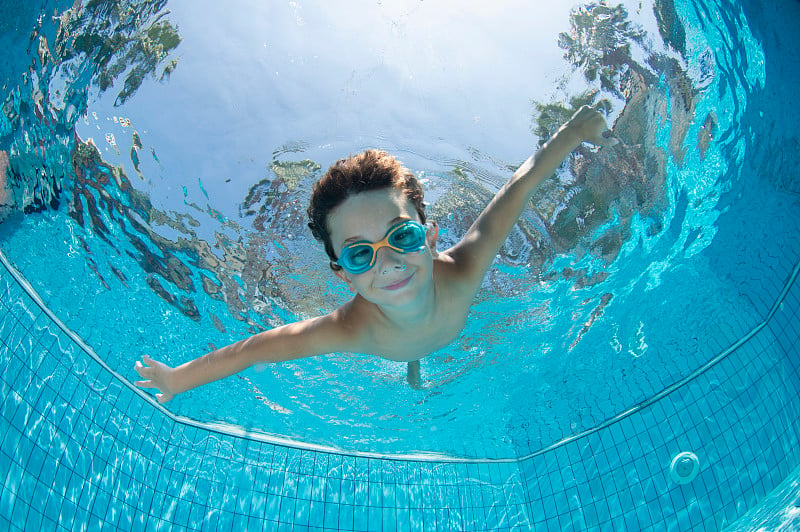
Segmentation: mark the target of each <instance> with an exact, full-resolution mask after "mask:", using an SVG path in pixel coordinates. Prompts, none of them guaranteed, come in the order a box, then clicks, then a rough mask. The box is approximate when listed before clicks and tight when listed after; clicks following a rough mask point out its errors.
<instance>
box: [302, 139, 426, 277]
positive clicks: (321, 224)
mask: <svg viewBox="0 0 800 532" xmlns="http://www.w3.org/2000/svg"><path fill="white" fill-rule="evenodd" d="M382 188H396V189H398V190H402V191H403V193H404V194H405V195H406V197H407V198H408V199H409V201H411V203H412V204H414V207H415V208H416V210H417V214H418V215H419V218H420V222H422V223H423V224H424V223H425V205H424V203H423V192H422V186H421V185H420V184H419V181H418V180H417V178H416V177H415V176H414V174H412V173H411V172H410V171H409V170H408V169H407V168H405V167H404V166H403V165H402V164H401V163H400V161H398V160H397V159H395V158H394V157H392V156H391V155H389V154H388V153H386V152H385V151H378V150H367V151H365V152H363V153H359V154H358V155H351V156H350V157H348V158H346V159H340V160H339V161H336V163H335V164H334V165H332V166H331V167H330V168H329V169H328V171H327V172H325V175H323V176H322V177H321V178H320V179H319V181H317V182H316V183H314V188H313V189H312V191H311V204H310V205H309V206H308V218H309V220H311V221H310V222H309V224H308V226H309V227H310V228H311V233H313V235H314V238H316V239H317V240H319V241H320V242H322V243H323V244H324V245H325V252H326V253H327V254H328V257H330V259H331V268H333V269H335V270H338V269H339V265H338V264H336V262H335V261H336V260H337V257H336V253H335V252H334V251H333V243H332V242H331V234H330V228H329V227H328V215H329V214H330V212H331V211H332V210H333V209H335V208H336V207H338V206H339V205H341V204H342V203H343V202H344V201H345V200H346V199H347V198H349V197H350V196H352V195H355V194H358V193H360V192H368V191H371V190H379V189H382Z"/></svg>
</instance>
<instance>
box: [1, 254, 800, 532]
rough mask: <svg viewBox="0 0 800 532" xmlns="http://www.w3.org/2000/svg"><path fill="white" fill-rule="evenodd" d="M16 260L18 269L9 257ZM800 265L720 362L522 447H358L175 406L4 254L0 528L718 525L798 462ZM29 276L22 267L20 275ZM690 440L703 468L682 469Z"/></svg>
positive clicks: (744, 509) (713, 527) (644, 527)
mask: <svg viewBox="0 0 800 532" xmlns="http://www.w3.org/2000/svg"><path fill="white" fill-rule="evenodd" d="M9 268H10V269H9ZM797 270H798V268H797V266H795V268H794V270H793V272H792V273H791V274H789V275H788V279H784V280H783V282H780V283H779V282H777V281H776V283H775V285H774V286H772V287H770V289H768V290H763V291H762V293H778V294H779V295H778V296H777V299H773V302H772V305H762V306H763V308H765V309H767V310H766V311H765V316H764V321H763V322H762V323H760V324H759V325H758V326H756V327H755V328H754V329H752V330H751V331H750V333H748V334H747V335H745V337H743V338H742V339H740V340H739V342H737V343H735V344H733V345H720V346H718V352H719V356H718V357H717V359H718V360H717V361H716V362H715V363H713V364H711V365H710V366H709V367H707V368H699V369H698V371H697V372H695V374H693V375H689V376H687V378H686V379H684V381H683V382H681V383H678V385H677V386H676V387H674V389H673V388H670V389H667V390H665V391H664V392H663V393H662V394H660V395H659V396H657V397H655V398H653V399H651V400H650V401H648V402H646V403H643V404H641V405H639V406H638V407H636V408H634V409H633V411H631V412H628V413H621V415H619V416H617V417H616V418H614V419H612V420H609V421H608V422H606V423H604V424H603V425H601V426H600V427H597V428H596V429H593V430H591V431H587V432H586V433H583V434H579V435H576V436H575V437H574V438H572V439H568V440H565V441H563V442H559V443H557V444H556V445H554V446H552V447H550V448H546V449H542V450H541V451H539V452H537V453H534V454H533V455H530V456H527V457H520V458H519V459H516V460H506V461H498V460H458V459H450V458H447V457H430V456H427V457H422V456H421V457H390V456H380V455H369V454H364V455H353V454H342V453H337V452H331V451H329V450H325V449H314V448H303V447H302V446H300V447H298V446H292V445H285V444H280V443H275V442H270V441H269V438H267V437H263V436H259V435H247V434H236V433H235V431H226V429H224V428H219V429H215V428H208V427H201V426H194V425H193V424H192V423H191V422H188V421H187V420H183V419H180V418H175V417H174V416H173V415H172V414H170V413H169V412H168V411H166V410H164V409H163V408H162V407H160V406H159V405H157V404H155V403H153V402H152V400H148V399H147V398H145V397H143V396H142V395H141V394H140V393H138V392H137V391H136V390H134V389H132V387H131V386H130V384H129V383H127V382H126V381H125V380H124V379H122V378H120V376H119V375H116V374H115V373H114V372H113V371H110V370H109V369H108V368H106V367H105V366H104V365H103V364H102V362H101V361H99V360H96V359H95V358H94V357H95V356H96V355H94V354H93V352H92V350H91V348H89V347H88V346H86V344H84V343H83V341H82V340H80V339H79V338H77V337H75V336H74V334H70V333H69V331H68V330H66V328H65V327H64V326H63V324H61V323H60V322H59V321H58V318H57V317H55V316H53V315H52V314H50V312H49V311H48V310H47V309H46V307H44V305H43V304H42V303H41V301H40V300H38V301H37V297H38V296H36V294H35V292H33V290H32V289H31V288H30V287H29V286H26V283H25V281H24V279H21V278H18V277H15V275H16V276H18V275H19V274H18V273H16V271H15V270H14V269H13V266H11V265H6V267H0V296H2V297H0V300H1V301H2V303H1V304H0V308H2V313H3V319H2V322H0V362H2V365H3V367H4V368H5V371H4V372H3V377H2V379H0V387H1V388H2V417H1V419H2V421H0V435H2V436H0V437H2V443H0V479H2V486H1V487H0V528H2V529H10V530H39V529H46V530H53V529H64V530H75V529H98V528H100V526H101V525H102V526H103V527H105V528H108V529H114V528H118V529H124V530H130V529H147V530H149V529H159V528H164V529H166V528H169V529H171V530H181V529H187V530H190V529H191V530H195V529H205V530H238V529H242V528H244V529H279V530H281V529H285V530H298V529H301V530H302V529H306V528H307V529H308V530H323V529H324V530H380V529H383V530H426V531H429V530H458V529H463V530H506V529H523V530H524V529H529V528H533V529H536V530H539V529H542V530H570V529H573V530H621V529H628V530H652V529H659V530H663V529H678V530H693V529H697V530H719V529H722V528H724V527H727V526H729V525H731V524H732V523H734V521H735V520H736V519H737V518H739V517H740V516H742V515H743V514H745V512H747V511H748V510H749V509H751V508H753V507H754V506H755V505H757V504H758V502H759V500H761V499H762V498H763V497H764V496H765V495H766V494H768V493H769V492H770V490H772V489H773V488H774V487H775V486H777V485H778V484H780V482H781V481H782V480H783V479H784V478H785V477H786V475H787V474H788V473H789V472H790V471H792V470H793V469H794V468H795V467H796V466H798V464H800V451H799V449H800V441H798V440H799V439H800V421H799V420H798V415H797V413H798V412H800V374H799V373H800V356H798V352H797V350H796V349H795V348H794V347H793V346H794V345H796V344H797V342H798V340H800V338H799V335H798V323H800V316H799V315H798V314H799V313H800V286H798V283H797V282H795V277H796V276H797ZM12 274H13V275H12ZM681 451H692V452H694V453H695V454H696V455H697V456H698V457H699V460H700V473H699V476H698V477H697V478H696V479H695V480H694V481H692V482H691V483H689V484H686V485H683V486H679V485H677V484H675V483H674V482H673V481H671V480H670V479H669V471H668V469H669V465H670V462H671V460H672V458H673V456H674V455H676V454H677V453H679V452H681Z"/></svg>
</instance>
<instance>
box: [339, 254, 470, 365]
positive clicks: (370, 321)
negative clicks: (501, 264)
mask: <svg viewBox="0 0 800 532" xmlns="http://www.w3.org/2000/svg"><path fill="white" fill-rule="evenodd" d="M440 257H442V256H441V255H440ZM442 258H445V260H444V261H440V260H437V265H436V268H435V275H434V283H435V286H436V288H435V310H434V313H433V317H432V318H431V319H428V320H425V322H424V323H422V324H419V325H417V326H412V327H397V326H394V324H392V323H389V322H387V321H386V320H381V319H380V311H379V310H378V309H377V307H376V306H375V305H373V304H372V303H369V302H367V301H366V300H364V299H361V298H356V299H354V300H353V301H351V302H350V303H348V304H347V305H345V306H344V307H343V308H342V309H341V311H342V312H343V315H342V319H343V320H344V322H345V324H346V328H347V329H349V330H350V332H351V334H350V335H349V336H350V338H351V342H352V346H351V347H352V348H351V349H348V350H350V351H355V352H361V353H368V354H371V355H376V356H380V357H383V358H386V359H389V360H396V361H401V362H407V361H412V360H419V359H420V358H422V357H424V356H426V355H428V354H430V353H432V352H434V351H436V350H438V349H441V348H443V347H445V346H446V345H448V344H449V343H450V342H452V341H453V340H454V339H455V338H457V337H458V335H459V334H460V332H461V330H462V329H463V327H464V324H465V323H466V319H467V314H468V312H469V307H470V304H471V303H472V299H473V297H474V294H475V291H476V288H475V287H472V286H469V285H467V283H464V282H459V280H458V279H457V275H455V274H454V272H453V267H452V263H450V262H449V261H447V259H446V257H442ZM348 343H350V342H348Z"/></svg>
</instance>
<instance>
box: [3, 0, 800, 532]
mask: <svg viewBox="0 0 800 532" xmlns="http://www.w3.org/2000/svg"><path fill="white" fill-rule="evenodd" d="M6 9H7V11H8V16H6V17H3V18H4V20H6V21H7V22H6V23H5V26H4V27H3V31H2V39H3V42H4V46H5V47H6V49H8V50H11V51H14V52H15V53H13V54H7V57H6V58H5V59H4V61H5V63H4V64H3V76H4V78H3V90H4V92H5V93H6V100H5V103H4V108H3V111H4V112H3V115H2V116H0V122H2V123H0V166H2V168H3V172H2V173H0V175H2V177H3V179H4V182H3V183H1V184H2V185H3V186H0V191H2V195H0V200H1V201H0V205H2V206H0V209H2V210H0V217H2V222H0V250H2V257H3V263H4V268H3V269H2V270H0V272H2V279H3V281H2V284H0V293H2V294H3V306H4V318H3V321H2V324H1V327H0V333H2V334H0V339H2V345H3V347H2V349H3V350H2V356H3V359H4V361H5V362H6V363H7V367H8V368H9V371H8V372H7V376H6V377H5V379H4V380H3V382H2V385H3V397H4V403H3V417H2V419H3V423H4V425H3V428H4V429H6V430H5V432H6V436H5V437H4V438H3V440H2V451H1V452H2V454H0V460H2V464H3V468H2V470H0V476H4V478H5V484H4V485H3V488H2V493H0V508H1V509H2V511H0V515H2V516H3V517H2V519H3V520H4V521H3V523H4V524H6V523H7V524H8V526H9V527H10V528H14V529H19V528H22V529H29V528H38V527H40V526H41V525H44V526H46V527H51V526H55V525H57V524H59V525H60V526H62V527H63V528H68V529H71V528H73V527H77V528H93V527H95V526H96V525H99V524H100V523H105V524H106V525H108V526H109V527H111V528H113V527H118V528H131V526H132V525H137V524H138V525H144V526H145V527H146V528H159V527H185V528H191V529H196V528H199V527H205V528H208V529H218V528H222V529H228V528H231V527H233V526H241V525H243V526H245V527H246V528H247V527H250V528H253V527H259V528H262V527H267V525H274V526H283V527H287V528H292V527H294V528H302V527H308V528H312V529H314V528H319V529H332V530H336V529H339V530H352V529H358V530H374V529H381V528H385V529H418V528H419V529H425V530H429V529H442V530H450V529H468V530H473V529H487V530H488V529H527V528H535V529H544V530H548V529H553V530H555V529H570V528H571V529H575V530H583V529H592V530H593V529H610V530H618V529H622V528H627V529H659V530H660V529H665V528H667V529H673V528H674V529H679V530H685V529H698V530H719V529H722V528H725V527H728V526H732V524H733V523H734V522H735V521H736V520H737V519H738V518H740V517H742V516H744V515H745V514H747V516H748V518H749V517H751V516H756V517H755V519H756V521H753V522H759V521H758V519H761V520H763V519H764V512H763V511H762V512H761V513H759V511H758V510H759V508H765V507H766V506H764V505H766V504H767V502H766V501H769V500H773V499H775V498H774V497H773V498H772V499H770V498H765V496H766V495H767V493H769V492H770V491H771V490H772V489H773V488H776V487H778V486H779V485H780V484H781V482H783V484H782V486H785V485H787V484H788V485H789V486H790V488H789V490H791V486H793V485H794V486H796V479H797V473H796V471H797V469H796V468H797V466H798V456H797V451H796V449H797V448H798V444H797V443H798V442H797V440H798V434H799V433H800V432H799V429H800V427H799V424H798V415H797V413H798V412H800V408H798V406H800V404H799V401H800V397H799V396H798V387H797V383H798V382H800V380H798V378H797V377H798V375H797V371H798V360H797V352H796V349H795V348H794V347H793V346H794V345H795V343H794V342H795V341H796V337H797V312H798V308H800V303H798V296H797V290H798V288H797V285H796V282H795V277H796V276H797V264H798V258H800V252H799V251H800V250H798V242H797V240H798V239H797V238H796V235H797V229H798V227H797V225H798V223H800V222H798V220H800V218H799V217H798V216H796V214H797V212H798V210H799V209H800V205H799V204H798V192H800V185H798V182H799V181H798V178H797V173H796V168H797V165H796V163H797V147H800V142H798V138H799V137H798V130H797V125H796V124H795V123H794V122H793V121H792V120H791V116H790V114H791V113H787V112H786V110H785V102H787V101H790V98H791V94H792V93H791V87H793V86H794V83H795V82H796V81H797V78H798V74H799V73H800V68H798V64H797V61H796V60H795V59H793V58H792V57H790V56H788V55H787V52H786V50H789V49H791V46H788V45H787V42H791V40H792V39H794V40H796V32H793V31H792V29H791V28H789V27H788V26H787V27H786V28H785V31H781V28H783V27H784V26H786V25H788V24H789V23H788V21H789V20H791V17H788V16H786V13H787V12H790V11H792V10H794V11H797V10H798V6H797V4H796V3H790V4H787V5H785V6H782V7H780V8H779V7H778V6H772V5H769V6H767V5H762V4H761V3H759V2H747V3H743V4H733V3H730V2H713V1H709V2H704V3H681V2H676V3H674V4H673V3H671V2H656V3H655V5H650V4H647V5H645V4H640V3H639V2H631V3H621V4H619V5H617V4H605V3H588V4H583V5H580V6H578V5H572V4H563V5H556V6H552V7H548V8H547V9H542V8H541V6H537V7H536V8H535V9H534V8H532V7H530V6H527V5H523V4H520V5H517V6H515V9H509V10H507V11H503V13H497V12H495V11H492V10H489V9H487V8H474V11H473V10H471V9H459V10H458V11H457V13H456V12H455V11H454V10H453V9H451V8H445V7H443V6H441V5H437V6H431V5H430V4H429V3H410V2H409V3H407V4H404V5H403V6H402V7H398V6H397V5H396V6H386V5H383V4H382V3H377V4H376V5H373V6H365V7H364V8H363V10H361V11H359V12H353V13H349V12H347V11H346V9H345V8H342V12H333V11H332V8H331V7H330V6H325V5H311V4H302V5H301V4H300V3H296V2H292V3H289V4H287V5H285V6H271V7H253V6H248V5H244V4H243V5H242V6H238V9H237V8H236V6H234V7H231V6H230V5H228V4H226V6H225V9H224V10H223V9H221V6H216V5H212V4H211V3H203V4H202V5H201V4H198V3H196V2H194V3H187V2H175V1H173V2H169V3H167V2H152V1H151V2H146V1H142V2H134V1H131V2H123V3H116V4H113V3H110V2H108V3H107V2H93V3H89V4H88V5H85V6H72V4H71V3H68V2H49V3H47V5H44V6H42V7H41V9H40V8H38V7H37V8H32V7H17V8H6ZM784 11H785V12H784ZM53 13H55V14H56V16H52V15H53ZM521 20H526V21H529V24H532V25H533V27H531V26H529V25H528V24H520V21H521ZM359 21H360V22H359ZM445 22H446V23H445ZM344 36H346V37H347V38H345V37H344ZM114 39H115V40H114ZM112 40H114V42H115V47H114V48H113V49H114V50H116V51H115V52H110V51H109V50H110V49H109V48H105V47H103V46H101V43H103V42H112ZM323 43H324V44H323ZM488 43H491V44H488ZM499 57H502V58H503V60H502V61H500V60H498V58H499ZM15 58H16V59H15ZM583 101H594V102H600V103H601V104H602V105H604V107H605V109H606V110H607V112H608V114H609V122H610V123H612V124H613V125H614V131H615V134H616V135H618V136H619V138H620V139H621V140H622V141H623V143H622V145H621V146H619V147H617V148H613V149H601V150H595V149H590V148H588V147H582V148H581V149H580V150H579V151H578V152H577V154H576V155H575V156H573V157H571V158H570V159H568V161H567V162H566V163H565V165H564V166H563V167H562V169H560V170H559V172H558V174H557V176H556V177H555V178H552V179H551V180H549V181H548V182H547V183H545V184H544V185H543V186H542V187H541V189H540V190H539V191H538V192H537V194H536V195H535V197H534V200H533V201H532V203H531V206H530V208H529V209H527V210H526V212H525V213H524V214H523V216H522V217H521V219H520V223H519V224H518V226H517V228H515V230H514V231H513V232H512V234H511V235H510V237H509V239H508V241H507V243H506V245H505V247H504V248H503V250H502V252H501V254H500V255H499V256H498V258H497V260H496V262H495V265H494V266H493V268H492V271H491V272H490V274H489V275H488V276H487V280H486V282H485V283H484V285H483V287H482V289H481V292H480V293H479V294H478V296H477V298H476V301H475V304H474V306H473V309H472V312H471V315H470V318H469V321H468V325H467V327H466V328H465V330H464V331H463V333H462V335H461V336H460V337H459V338H458V339H457V340H456V341H454V342H453V344H451V345H450V346H448V347H446V348H445V349H442V350H441V351H439V352H436V353H434V354H432V355H431V356H430V357H427V358H426V359H425V360H423V362H422V378H423V386H422V389H420V390H415V389H412V388H410V387H409V386H408V385H406V384H405V366H404V365H402V364H397V363H392V362H388V361H384V360H380V359H376V358H374V357H370V356H367V355H361V354H350V353H341V354H331V355H328V356H324V357H316V358H314V359H307V360H301V361H295V362H291V363H284V364H278V365H273V366H263V367H256V368H252V369H251V370H248V371H246V372H244V373H243V374H241V375H239V376H237V377H232V378H229V379H226V380H224V381H220V382H218V383H213V384H210V385H208V386H205V387H202V388H200V389H197V390H194V391H192V392H190V393H187V394H184V395H183V396H181V397H179V398H177V399H176V400H175V401H173V402H171V403H169V405H168V410H167V409H164V408H163V407H161V406H159V405H157V404H156V403H155V402H154V401H153V400H152V399H150V398H149V397H148V396H147V395H146V394H144V393H143V392H141V391H138V390H136V389H135V388H134V387H132V385H131V384H130V381H131V380H134V379H135V378H136V375H135V373H134V372H133V371H132V365H133V362H134V361H135V360H137V359H138V358H140V357H141V355H142V354H144V353H150V354H152V356H154V357H155V358H158V359H161V360H164V361H166V362H168V363H170V364H179V363H181V362H183V361H185V360H188V359H190V358H193V357H196V356H199V355H200V354H202V353H204V352H206V351H207V350H209V349H211V348H213V347H215V346H217V347H219V346H222V345H225V344H227V343H230V342H232V341H235V340H237V339H239V338H241V337H243V336H245V335H248V334H252V333H253V332H256V331H258V330H262V329H263V328H268V327H274V326H276V325H279V324H282V323H286V322H288V321H293V320H296V319H301V318H304V317H308V316H312V315H316V314H318V313H320V312H326V311H329V310H331V309H333V308H335V306H336V305H337V304H340V303H342V302H343V301H345V300H346V299H347V297H349V294H348V293H347V291H346V290H345V289H344V287H342V286H340V285H339V283H338V282H337V281H336V279H335V278H333V276H331V275H330V273H329V272H328V271H327V261H326V260H325V257H324V254H323V252H322V251H321V250H320V249H319V246H318V245H317V243H315V242H314V241H313V239H312V238H311V236H310V234H309V232H308V230H307V229H306V227H305V223H306V220H305V213H304V209H305V206H306V204H307V200H308V191H309V187H310V184H311V183H312V182H313V181H314V179H315V178H317V177H319V175H320V174H321V172H322V171H324V169H325V168H326V167H327V166H328V165H329V164H331V163H332V162H333V161H335V160H336V159H338V158H340V157H341V156H343V155H346V154H348V153H353V152H356V151H359V150H362V149H364V148H366V147H373V146H376V147H380V148H384V149H387V150H389V151H391V152H393V153H396V154H397V155H398V157H399V158H400V159H401V160H403V161H404V162H405V163H406V165H407V166H409V167H410V168H412V169H413V170H414V171H415V172H417V173H418V175H419V177H420V179H421V180H422V182H423V184H424V187H425V190H426V199H427V201H428V203H429V207H428V211H429V215H430V216H431V217H432V218H434V219H436V220H438V221H439V224H440V226H441V230H442V236H441V239H440V247H446V246H447V245H449V244H452V243H454V242H455V241H457V239H458V238H459V236H460V235H462V234H463V233H464V231H465V230H466V228H467V227H468V225H469V223H471V220H473V219H474V217H475V216H477V214H478V213H479V212H480V209H481V208H482V206H483V205H485V203H486V201H488V199H489V198H490V197H491V195H492V193H493V192H494V191H496V190H497V189H498V188H499V186H501V185H502V183H503V182H504V180H505V179H506V178H507V177H508V175H510V172H512V171H513V169H514V168H515V167H516V166H517V165H518V164H519V163H520V162H521V161H522V160H524V159H525V158H526V157H527V156H528V155H529V154H530V152H531V150H533V149H535V147H536V145H537V142H539V141H542V140H544V137H546V135H548V134H549V132H551V131H552V128H553V127H557V126H558V125H559V124H560V123H561V122H563V119H565V118H566V117H568V116H569V113H570V112H571V108H574V107H575V106H577V105H579V104H580V103H581V102H583ZM686 450H692V451H694V452H695V453H696V454H697V455H698V456H699V457H700V468H701V470H700V475H699V476H698V477H697V479H696V480H694V481H692V482H691V483H689V484H688V485H686V486H676V485H675V484H674V483H672V482H671V481H670V480H669V474H668V471H667V470H668V467H669V463H670V461H671V459H672V457H673V456H674V455H675V454H677V453H678V452H681V451H686ZM793 471H794V472H793ZM50 478H54V479H55V480H54V481H53V482H52V483H51V482H50V480H49V479H50ZM792 479H794V480H792ZM792 482H794V484H792ZM784 491H785V490H784ZM762 499H764V501H765V502H764V503H762V506H759V503H760V501H762ZM789 499H791V497H789V498H786V497H784V498H778V500H781V501H785V502H786V504H788V506H787V507H785V508H786V510H785V511H784V512H783V513H782V514H781V515H784V517H783V518H781V519H778V521H777V522H779V523H781V525H780V526H786V527H791V526H793V525H792V523H793V521H794V520H795V519H796V518H797V512H793V511H792V510H791V507H792V506H791V505H792V504H795V503H794V501H791V500H789ZM34 501H45V503H44V505H43V506H41V507H39V506H38V505H37V504H35V503H34ZM777 504H778V506H781V504H783V503H777ZM772 507H775V506H774V505H773V506H772ZM748 511H750V513H748ZM758 516H760V517H758ZM770 518H771V519H773V520H772V521H771V522H773V523H775V522H776V521H775V519H774V517H770ZM733 526H737V525H733ZM742 526H744V525H742ZM748 526H749V525H748Z"/></svg>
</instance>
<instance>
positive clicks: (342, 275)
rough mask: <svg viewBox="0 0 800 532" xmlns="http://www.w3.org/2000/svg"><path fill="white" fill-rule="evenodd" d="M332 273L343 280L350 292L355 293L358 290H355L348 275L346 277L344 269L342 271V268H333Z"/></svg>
mask: <svg viewBox="0 0 800 532" xmlns="http://www.w3.org/2000/svg"><path fill="white" fill-rule="evenodd" d="M333 274H334V275H335V276H336V277H338V278H339V279H341V280H342V281H344V283H345V284H346V285H347V287H348V288H349V289H350V291H351V292H353V293H356V292H357V291H358V290H356V287H355V285H354V284H353V281H351V280H350V277H348V275H347V272H346V271H344V270H333Z"/></svg>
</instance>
